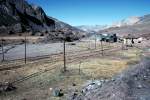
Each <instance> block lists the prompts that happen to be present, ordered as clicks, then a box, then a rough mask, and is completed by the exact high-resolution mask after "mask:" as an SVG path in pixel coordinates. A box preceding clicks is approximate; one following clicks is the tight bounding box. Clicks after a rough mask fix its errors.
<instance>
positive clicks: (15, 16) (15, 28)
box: [0, 0, 84, 38]
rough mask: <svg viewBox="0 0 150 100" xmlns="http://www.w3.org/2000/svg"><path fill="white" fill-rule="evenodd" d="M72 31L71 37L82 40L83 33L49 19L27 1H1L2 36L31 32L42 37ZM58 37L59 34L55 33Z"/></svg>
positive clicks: (0, 29)
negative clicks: (61, 30)
mask: <svg viewBox="0 0 150 100" xmlns="http://www.w3.org/2000/svg"><path fill="white" fill-rule="evenodd" d="M64 28H65V29H66V30H69V31H70V35H72V37H73V36H76V37H77V38H81V37H82V36H83V35H84V34H82V33H83V31H81V30H79V29H77V28H75V27H72V26H70V25H69V24H66V23H64V22H61V21H59V20H57V19H55V18H52V17H49V16H47V15H46V14H45V12H44V10H43V9H42V8H41V7H39V6H36V5H31V4H29V3H28V2H27V1H25V0H0V35H1V36H3V35H5V36H7V35H12V34H13V35H16V33H23V32H31V33H32V34H30V35H41V34H37V33H38V32H40V33H43V34H45V33H49V34H50V35H53V33H51V31H54V30H55V31H58V30H60V29H64ZM55 34H56V35H58V33H55Z"/></svg>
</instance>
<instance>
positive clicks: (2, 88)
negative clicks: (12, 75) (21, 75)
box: [0, 82, 17, 92]
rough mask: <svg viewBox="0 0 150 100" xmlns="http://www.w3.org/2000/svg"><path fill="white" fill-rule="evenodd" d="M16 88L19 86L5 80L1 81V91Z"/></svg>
mask: <svg viewBox="0 0 150 100" xmlns="http://www.w3.org/2000/svg"><path fill="white" fill-rule="evenodd" d="M16 89H17V88H16V87H15V86H13V85H12V84H11V83H9V82H5V83H4V84H2V83H0V92H9V91H13V90H16Z"/></svg>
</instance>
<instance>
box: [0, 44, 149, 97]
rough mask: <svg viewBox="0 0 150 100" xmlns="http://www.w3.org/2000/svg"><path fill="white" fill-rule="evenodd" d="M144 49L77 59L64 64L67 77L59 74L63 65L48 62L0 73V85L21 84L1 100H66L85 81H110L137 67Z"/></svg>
mask: <svg viewBox="0 0 150 100" xmlns="http://www.w3.org/2000/svg"><path fill="white" fill-rule="evenodd" d="M114 45H115V46H117V45H118V44H114ZM83 46H84V45H83ZM93 47H94V46H93ZM118 47H119V46H118ZM145 47H147V46H144V47H140V48H137V47H129V48H128V49H127V50H118V51H115V52H104V56H102V55H101V54H100V53H98V54H97V55H95V56H89V57H88V58H84V59H78V60H77V61H74V62H71V63H67V72H66V73H63V72H62V68H63V61H59V62H53V63H52V62H50V59H49V61H47V62H40V63H33V64H27V65H24V66H23V67H20V68H17V69H12V70H5V71H1V72H0V76H1V78H0V82H13V81H15V80H19V79H24V80H22V81H20V82H19V81H18V82H16V83H14V85H15V86H16V87H17V89H16V90H15V91H11V92H3V93H0V100H66V96H67V95H68V93H69V92H70V91H72V90H80V88H81V87H82V85H83V84H84V83H85V82H86V81H87V80H92V79H110V78H111V77H112V76H114V75H117V74H118V73H121V72H122V71H123V70H125V69H127V68H128V67H130V65H135V64H137V63H138V62H139V61H140V59H141V57H143V56H145V55H144V54H145V53H148V51H145ZM146 50H147V49H146ZM38 72H39V73H38ZM34 73H35V74H34ZM25 77H26V78H25ZM73 84H75V86H73ZM55 88H59V89H62V90H63V93H64V96H63V97H54V96H53V93H52V90H53V89H55ZM51 89H52V90H51Z"/></svg>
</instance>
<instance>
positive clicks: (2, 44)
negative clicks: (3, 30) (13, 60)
mask: <svg viewBox="0 0 150 100" xmlns="http://www.w3.org/2000/svg"><path fill="white" fill-rule="evenodd" d="M1 46H2V56H3V58H2V62H3V61H4V60H5V54H4V40H3V39H2V40H1Z"/></svg>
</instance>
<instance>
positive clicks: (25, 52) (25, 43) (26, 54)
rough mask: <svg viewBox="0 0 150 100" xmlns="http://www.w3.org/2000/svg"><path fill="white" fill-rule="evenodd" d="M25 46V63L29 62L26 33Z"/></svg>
mask: <svg viewBox="0 0 150 100" xmlns="http://www.w3.org/2000/svg"><path fill="white" fill-rule="evenodd" d="M24 47H25V53H24V58H25V59H24V60H25V64H26V62H27V38H26V35H25V41H24Z"/></svg>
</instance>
